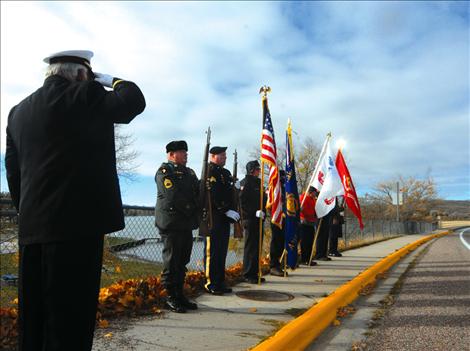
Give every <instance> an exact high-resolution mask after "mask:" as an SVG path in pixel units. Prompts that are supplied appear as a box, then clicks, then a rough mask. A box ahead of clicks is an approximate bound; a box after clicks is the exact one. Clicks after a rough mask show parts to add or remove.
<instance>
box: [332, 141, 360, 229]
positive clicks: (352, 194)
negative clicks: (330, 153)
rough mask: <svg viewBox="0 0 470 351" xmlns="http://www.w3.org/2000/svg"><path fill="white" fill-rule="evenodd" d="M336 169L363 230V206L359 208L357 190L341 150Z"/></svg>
mask: <svg viewBox="0 0 470 351" xmlns="http://www.w3.org/2000/svg"><path fill="white" fill-rule="evenodd" d="M336 169H337V170H338V174H339V176H340V178H341V183H343V188H344V198H345V199H346V204H347V205H348V207H349V208H350V209H351V211H352V213H354V215H355V216H356V217H357V219H358V221H359V227H360V228H361V229H363V228H364V224H363V223H362V215H361V206H359V200H358V199H357V194H356V189H354V184H353V182H352V179H351V175H350V174H349V170H348V167H347V166H346V162H345V161H344V158H343V154H342V153H341V150H338V154H337V155H336Z"/></svg>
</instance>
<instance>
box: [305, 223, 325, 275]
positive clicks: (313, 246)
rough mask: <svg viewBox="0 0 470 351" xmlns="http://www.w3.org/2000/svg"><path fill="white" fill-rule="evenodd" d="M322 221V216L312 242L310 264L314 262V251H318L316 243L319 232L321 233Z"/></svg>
mask: <svg viewBox="0 0 470 351" xmlns="http://www.w3.org/2000/svg"><path fill="white" fill-rule="evenodd" d="M322 222H323V218H320V222H319V223H318V227H317V230H316V231H315V238H314V239H313V243H312V251H311V253H310V260H309V261H308V265H309V266H310V265H311V264H312V261H313V256H314V253H315V254H316V251H317V250H316V244H317V239H318V233H320V227H321V223H322Z"/></svg>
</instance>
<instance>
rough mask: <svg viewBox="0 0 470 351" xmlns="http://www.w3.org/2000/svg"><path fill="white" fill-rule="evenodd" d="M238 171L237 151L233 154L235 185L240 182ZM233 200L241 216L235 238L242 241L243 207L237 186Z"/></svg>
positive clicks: (234, 188) (234, 233)
mask: <svg viewBox="0 0 470 351" xmlns="http://www.w3.org/2000/svg"><path fill="white" fill-rule="evenodd" d="M237 169H238V155H237V150H235V152H234V153H233V173H232V177H233V183H234V184H235V182H236V181H237V180H238V178H237ZM232 198H233V204H234V206H235V209H236V211H237V212H238V213H239V214H240V220H239V221H238V222H235V223H234V224H233V237H234V238H236V239H241V238H243V227H242V221H243V218H242V206H241V204H240V190H239V189H237V188H236V187H235V186H233V189H232Z"/></svg>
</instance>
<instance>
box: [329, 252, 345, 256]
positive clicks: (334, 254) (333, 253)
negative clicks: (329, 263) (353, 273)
mask: <svg viewBox="0 0 470 351" xmlns="http://www.w3.org/2000/svg"><path fill="white" fill-rule="evenodd" d="M328 256H333V257H343V255H342V254H340V253H339V252H331V253H329V254H328Z"/></svg>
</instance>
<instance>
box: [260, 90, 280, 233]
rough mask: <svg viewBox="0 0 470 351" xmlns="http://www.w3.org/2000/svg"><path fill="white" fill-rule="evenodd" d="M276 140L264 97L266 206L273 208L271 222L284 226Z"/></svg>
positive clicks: (262, 147) (263, 150)
mask: <svg viewBox="0 0 470 351" xmlns="http://www.w3.org/2000/svg"><path fill="white" fill-rule="evenodd" d="M276 159H277V152H276V141H275V140H274V129H273V124H272V122H271V114H270V113H269V108H268V99H267V97H263V135H262V136H261V161H262V162H266V163H267V164H268V165H269V185H268V201H267V203H266V208H268V209H271V222H272V223H273V224H275V225H277V226H278V227H279V228H281V227H282V199H281V184H280V181H279V169H278V167H277V162H276Z"/></svg>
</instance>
